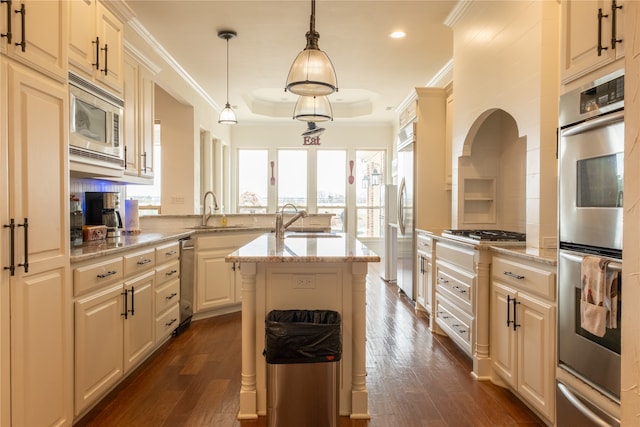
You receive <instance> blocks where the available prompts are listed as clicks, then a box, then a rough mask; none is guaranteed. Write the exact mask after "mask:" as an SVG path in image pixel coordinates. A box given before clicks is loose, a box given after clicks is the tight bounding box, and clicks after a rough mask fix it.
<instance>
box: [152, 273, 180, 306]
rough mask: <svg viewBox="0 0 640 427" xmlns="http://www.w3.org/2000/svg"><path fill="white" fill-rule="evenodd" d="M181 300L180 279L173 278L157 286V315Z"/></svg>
mask: <svg viewBox="0 0 640 427" xmlns="http://www.w3.org/2000/svg"><path fill="white" fill-rule="evenodd" d="M178 301H180V279H178V278H176V279H173V280H171V281H169V282H167V283H165V284H164V285H162V286H160V287H157V288H156V315H158V314H160V313H162V312H163V311H165V310H166V309H167V308H169V307H170V306H172V305H173V304H175V303H177V302H178Z"/></svg>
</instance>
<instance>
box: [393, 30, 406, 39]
mask: <svg viewBox="0 0 640 427" xmlns="http://www.w3.org/2000/svg"><path fill="white" fill-rule="evenodd" d="M406 35H407V34H406V33H405V32H404V31H394V32H393V33H391V34H389V37H391V38H392V39H401V38H403V37H404V36H406Z"/></svg>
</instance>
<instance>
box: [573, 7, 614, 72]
mask: <svg viewBox="0 0 640 427" xmlns="http://www.w3.org/2000/svg"><path fill="white" fill-rule="evenodd" d="M599 9H602V13H603V14H604V15H608V16H607V17H603V18H601V28H602V33H601V37H600V42H601V44H602V46H603V47H605V48H607V49H606V50H602V51H601V54H600V55H598V10H599ZM618 17H619V18H620V19H619V20H618V21H619V22H620V23H621V22H622V14H621V12H620V13H619V14H618ZM611 18H612V10H611V0H568V1H563V2H562V26H561V28H562V29H561V31H562V57H561V69H562V83H563V84H564V83H568V82H570V81H572V80H574V79H576V78H578V77H581V76H583V75H585V74H587V73H589V72H591V71H594V70H596V69H598V68H599V67H601V66H603V65H605V64H607V63H609V62H611V61H613V60H614V59H615V58H616V51H618V50H619V46H620V44H618V45H617V47H616V49H615V50H614V49H612V48H611V25H612V20H611ZM619 28H620V29H621V26H620V25H619Z"/></svg>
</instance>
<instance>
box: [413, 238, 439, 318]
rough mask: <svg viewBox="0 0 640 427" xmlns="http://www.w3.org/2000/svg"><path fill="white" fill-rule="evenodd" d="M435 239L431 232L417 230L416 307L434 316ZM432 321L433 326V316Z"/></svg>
mask: <svg viewBox="0 0 640 427" xmlns="http://www.w3.org/2000/svg"><path fill="white" fill-rule="evenodd" d="M433 243H434V242H433V239H432V238H431V236H430V235H429V233H427V232H425V231H422V230H416V247H417V250H416V259H417V260H418V280H417V283H418V286H417V292H416V302H417V304H416V309H418V310H421V309H422V310H424V311H426V313H427V314H428V315H429V316H430V317H432V307H433V301H434V291H435V289H434V287H433ZM431 320H432V321H431V322H430V326H431V328H433V318H432V319H431Z"/></svg>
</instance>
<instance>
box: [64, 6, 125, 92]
mask: <svg viewBox="0 0 640 427" xmlns="http://www.w3.org/2000/svg"><path fill="white" fill-rule="evenodd" d="M68 3H69V12H68V14H69V24H68V32H69V40H68V51H69V55H68V61H69V68H70V69H71V70H72V71H74V72H75V73H77V74H78V75H80V76H82V77H84V78H85V79H88V80H90V81H94V82H98V83H99V84H101V85H102V86H103V87H104V88H105V89H107V90H108V91H110V92H115V93H118V94H120V93H121V92H122V84H123V74H122V67H123V53H122V45H123V34H124V25H123V23H122V21H121V20H120V19H119V18H118V17H117V16H116V15H115V14H114V13H113V12H111V11H110V10H109V9H107V8H106V6H105V4H103V2H102V1H98V0H71V1H69V2H68Z"/></svg>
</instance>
